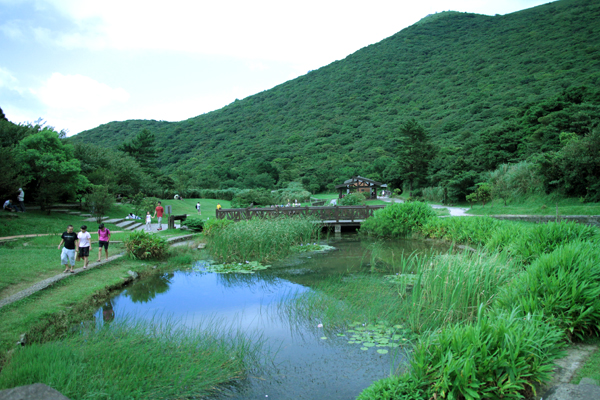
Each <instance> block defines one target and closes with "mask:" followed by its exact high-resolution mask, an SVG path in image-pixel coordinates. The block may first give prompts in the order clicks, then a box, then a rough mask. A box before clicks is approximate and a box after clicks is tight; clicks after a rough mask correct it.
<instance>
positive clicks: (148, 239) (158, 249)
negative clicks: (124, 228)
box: [124, 231, 169, 260]
mask: <svg viewBox="0 0 600 400" xmlns="http://www.w3.org/2000/svg"><path fill="white" fill-rule="evenodd" d="M124 244H125V249H126V250H127V255H128V256H129V257H131V258H134V259H140V260H147V259H161V258H164V257H165V255H166V254H167V251H168V248H169V245H168V243H167V241H166V240H165V239H164V238H162V237H160V236H158V235H151V234H149V233H146V232H145V231H136V232H133V233H131V234H130V235H129V237H128V238H127V239H125V241H124Z"/></svg>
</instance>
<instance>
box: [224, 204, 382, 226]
mask: <svg viewBox="0 0 600 400" xmlns="http://www.w3.org/2000/svg"><path fill="white" fill-rule="evenodd" d="M384 207H385V205H374V206H369V205H366V206H333V207H331V206H322V207H308V206H307V207H265V208H222V209H220V210H217V211H216V217H217V219H229V220H232V221H241V220H245V219H252V218H276V217H279V216H295V215H301V216H311V217H314V218H316V219H318V220H320V221H323V222H340V221H341V222H345V221H346V222H347V221H350V222H354V221H363V220H365V219H367V218H368V217H371V216H373V213H374V212H375V210H379V209H381V208H384Z"/></svg>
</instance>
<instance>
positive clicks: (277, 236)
mask: <svg viewBox="0 0 600 400" xmlns="http://www.w3.org/2000/svg"><path fill="white" fill-rule="evenodd" d="M321 227H322V226H321V224H319V223H317V222H316V221H315V220H313V219H310V218H300V217H293V218H289V217H279V218H273V219H270V218H265V219H261V218H253V219H251V220H246V221H240V222H237V223H235V224H229V225H227V226H224V227H222V228H221V229H218V230H215V231H214V232H211V234H210V235H209V236H208V237H207V243H208V246H207V249H208V250H209V252H210V254H211V255H212V257H214V258H215V259H216V260H217V261H218V262H221V263H229V262H245V261H260V262H262V263H267V262H272V261H274V260H277V259H281V258H284V257H287V256H289V255H290V254H292V253H293V246H299V245H306V244H309V243H314V242H317V241H318V240H319V238H320V234H321Z"/></svg>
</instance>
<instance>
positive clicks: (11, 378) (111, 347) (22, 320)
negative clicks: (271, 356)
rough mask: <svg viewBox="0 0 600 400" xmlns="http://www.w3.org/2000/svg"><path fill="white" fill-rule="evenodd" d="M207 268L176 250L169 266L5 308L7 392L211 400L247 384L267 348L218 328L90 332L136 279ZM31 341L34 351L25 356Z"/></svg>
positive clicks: (61, 287) (137, 263)
mask: <svg viewBox="0 0 600 400" xmlns="http://www.w3.org/2000/svg"><path fill="white" fill-rule="evenodd" d="M199 258H200V252H199V251H198V250H197V243H194V244H193V245H192V246H178V247H172V248H171V249H170V250H169V252H168V255H167V257H165V258H164V259H162V260H136V259H132V258H129V257H125V258H121V259H119V260H116V261H113V262H110V263H107V264H104V265H102V266H99V267H96V268H94V269H91V270H88V271H85V272H82V273H79V274H77V275H75V276H70V277H69V278H67V279H65V280H62V281H59V282H57V283H56V284H55V285H53V286H52V287H50V288H48V289H46V290H43V291H40V292H37V293H35V294H33V295H31V296H29V297H28V298H25V299H23V300H20V301H18V302H15V303H13V304H10V305H8V306H5V307H3V308H2V309H0V354H1V356H0V367H1V371H0V388H2V389H4V388H8V387H13V386H20V385H25V384H29V383H34V382H43V383H46V384H48V385H50V386H52V387H54V388H56V389H57V390H59V391H61V392H62V393H64V394H66V395H67V396H69V397H70V398H72V399H83V398H90V396H91V397H94V398H132V399H136V398H137V399H146V398H164V397H165V396H167V397H169V396H181V395H185V396H188V397H189V396H196V397H199V396H205V395H208V394H210V393H213V392H214V390H215V389H216V388H217V387H219V385H223V384H226V383H232V382H235V381H236V380H239V379H242V378H243V377H244V376H245V374H246V372H247V370H248V369H249V368H253V367H254V366H255V365H256V361H257V357H258V356H259V353H260V352H261V348H262V345H263V341H262V339H261V338H260V337H254V336H253V337H250V336H248V335H247V334H242V333H240V332H239V331H238V330H237V329H234V328H233V327H224V326H221V325H219V323H218V322H217V321H215V320H206V321H203V323H202V324H201V325H199V326H197V327H195V328H194V329H193V330H192V329H187V328H183V327H182V326H180V325H179V324H178V323H177V321H168V322H166V323H164V322H158V321H151V322H140V321H136V320H134V319H130V320H129V321H127V323H119V324H114V326H113V324H112V323H110V324H105V325H106V326H105V327H104V328H102V329H99V330H95V329H93V327H94V325H95V323H93V322H92V323H85V322H86V321H93V320H94V316H93V313H94V312H95V311H96V310H97V309H98V308H99V307H100V306H102V305H103V304H104V303H105V302H106V299H107V298H108V296H109V295H110V293H111V292H112V291H113V290H119V289H120V288H122V287H123V285H125V284H126V283H127V282H129V281H130V280H131V277H130V276H129V274H128V271H130V270H131V271H135V272H137V273H138V274H139V275H140V276H141V277H144V276H149V275H152V274H163V273H166V272H168V271H170V270H173V269H174V268H177V267H179V266H183V265H188V266H189V265H191V264H192V263H193V262H194V261H195V260H197V259H199ZM82 321H83V322H84V323H83V324H82ZM89 327H92V329H91V330H89V329H88V328H89ZM149 332H153V333H152V334H150V335H149ZM23 333H25V334H26V343H27V345H26V346H25V347H20V346H17V347H15V343H16V342H17V341H18V340H19V338H20V336H21V335H22V334H23ZM182 361H184V362H182Z"/></svg>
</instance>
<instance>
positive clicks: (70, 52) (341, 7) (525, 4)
mask: <svg viewBox="0 0 600 400" xmlns="http://www.w3.org/2000/svg"><path fill="white" fill-rule="evenodd" d="M548 2H549V1H548V0H546V1H540V0H417V1H414V0H411V1H408V0H396V1H390V0H381V1H379V0H371V1H366V0H362V1H354V0H344V1H338V0H335V1H329V0H318V1H313V0H304V1H286V0H274V1H263V0H254V1H249V0H242V1H236V0H233V1H210V2H209V1H204V0H170V1H160V2H159V1H155V0H144V1H141V0H139V1H138V0H104V1H87V0H0V107H1V108H2V110H3V111H4V113H5V114H6V116H7V118H8V119H9V120H10V121H13V122H16V123H21V122H33V121H35V120H37V119H38V118H41V119H43V120H45V121H47V124H48V125H51V126H54V127H55V128H56V129H57V130H61V129H65V130H68V131H69V135H72V134H75V133H78V132H81V131H83V130H86V129H91V128H94V127H96V126H98V125H100V124H104V123H107V122H110V121H122V120H127V119H156V120H166V121H180V120H184V119H187V118H191V117H194V116H197V115H199V114H203V113H206V112H209V111H212V110H216V109H219V108H221V107H223V106H225V105H227V104H229V103H231V102H233V101H234V100H235V99H236V98H237V99H242V98H244V97H247V96H249V95H252V94H255V93H258V92H261V91H263V90H267V89H270V88H272V87H273V86H276V85H278V84H281V83H283V82H285V81H287V80H290V79H293V78H296V77H298V76H300V75H304V74H306V73H307V72H308V71H310V70H314V69H318V68H320V67H322V66H325V65H327V64H329V63H331V62H333V61H335V60H340V59H343V58H344V57H346V56H347V55H349V54H351V53H354V52H355V51H357V50H359V49H360V48H362V47H365V46H367V45H369V44H372V43H376V42H379V41H381V40H383V39H385V38H386V37H389V36H391V35H393V34H395V33H396V32H398V31H400V30H402V29H403V28H405V27H407V26H410V25H412V24H414V23H415V22H417V21H418V20H420V19H421V18H423V17H425V16H426V15H428V14H434V13H436V12H441V11H447V10H452V11H466V12H473V13H479V14H488V15H494V14H507V13H511V12H515V11H518V10H522V9H525V8H530V7H534V6H536V5H540V4H544V3H548Z"/></svg>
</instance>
